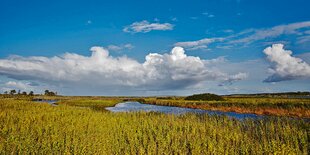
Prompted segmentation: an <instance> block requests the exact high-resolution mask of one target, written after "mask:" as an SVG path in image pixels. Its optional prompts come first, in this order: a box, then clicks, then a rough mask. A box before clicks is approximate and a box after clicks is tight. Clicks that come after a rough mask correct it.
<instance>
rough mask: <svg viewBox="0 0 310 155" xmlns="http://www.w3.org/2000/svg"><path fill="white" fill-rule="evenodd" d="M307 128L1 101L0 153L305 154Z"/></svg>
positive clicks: (294, 123) (286, 122)
mask: <svg viewBox="0 0 310 155" xmlns="http://www.w3.org/2000/svg"><path fill="white" fill-rule="evenodd" d="M88 103H89V102H86V101H85V102H82V101H81V102H80V103H79V104H82V105H84V104H88ZM106 103H107V104H105V103H101V104H103V105H106V106H110V104H111V103H110V102H106ZM91 104H95V105H97V104H99V103H97V101H96V102H95V103H94V102H91ZM308 130H309V124H308V122H304V121H302V120H293V119H284V118H281V119H280V118H270V119H263V120H251V119H248V120H244V121H240V120H235V119H231V118H228V117H224V116H208V115H194V114H186V115H181V116H175V115H166V114H160V113H144V112H138V113H111V112H101V111H95V110H92V109H90V108H79V107H76V105H74V106H72V105H70V103H66V104H60V106H57V107H53V106H49V105H48V104H38V103H34V102H30V101H21V100H15V99H1V100H0V154H108V155H110V154H307V153H308V152H309V148H308V147H309V139H308V136H309V131H308Z"/></svg>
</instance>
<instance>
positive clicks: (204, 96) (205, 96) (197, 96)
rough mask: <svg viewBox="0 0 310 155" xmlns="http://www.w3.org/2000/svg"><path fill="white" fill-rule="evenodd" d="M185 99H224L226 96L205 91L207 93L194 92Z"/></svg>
mask: <svg viewBox="0 0 310 155" xmlns="http://www.w3.org/2000/svg"><path fill="white" fill-rule="evenodd" d="M184 100H193V101H223V100H224V98H223V97H222V96H219V95H215V94H210V93H205V94H194V95H191V96H187V97H185V98H184Z"/></svg>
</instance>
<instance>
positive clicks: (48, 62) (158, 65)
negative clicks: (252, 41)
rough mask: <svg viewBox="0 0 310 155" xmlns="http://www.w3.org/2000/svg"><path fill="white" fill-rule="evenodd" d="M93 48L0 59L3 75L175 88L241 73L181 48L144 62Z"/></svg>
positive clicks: (53, 81)
mask: <svg viewBox="0 0 310 155" xmlns="http://www.w3.org/2000/svg"><path fill="white" fill-rule="evenodd" d="M90 50H91V51H92V54H91V56H82V55H79V54H75V53H66V54H64V55H63V56H55V57H51V58H48V57H36V56H33V57H20V56H15V57H9V58H7V59H0V75H4V76H7V77H9V78H13V79H17V80H30V81H39V82H43V83H48V84H59V85H64V86H66V87H70V86H86V87H93V88H98V87H100V88H101V87H102V88H109V89H115V88H119V87H130V88H137V89H147V90H152V89H153V90H168V89H170V90H173V89H182V88H187V87H191V86H195V85H198V84H200V83H201V82H203V81H219V82H222V81H236V80H238V77H239V76H240V75H238V74H241V73H238V74H237V75H235V76H233V75H229V74H227V73H223V72H222V71H220V70H219V69H217V68H216V67H215V66H216V63H219V62H221V61H223V60H222V59H223V58H219V59H218V60H217V59H212V60H202V59H200V58H199V57H193V56H187V55H186V54H185V51H184V49H183V48H181V47H175V48H173V49H172V50H171V52H170V53H166V54H158V53H150V54H148V55H147V56H146V57H145V62H143V63H140V62H138V61H136V60H134V59H131V58H128V57H126V56H122V57H112V56H110V55H109V51H108V50H107V49H105V48H102V47H98V46H95V47H92V48H91V49H90ZM239 79H240V78H239Z"/></svg>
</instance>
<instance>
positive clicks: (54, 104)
mask: <svg viewBox="0 0 310 155" xmlns="http://www.w3.org/2000/svg"><path fill="white" fill-rule="evenodd" d="M33 101H35V102H38V103H48V104H49V105H51V106H58V105H57V104H56V102H57V100H42V99H35V100H33Z"/></svg>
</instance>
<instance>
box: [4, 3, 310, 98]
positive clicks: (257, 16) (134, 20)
mask: <svg viewBox="0 0 310 155" xmlns="http://www.w3.org/2000/svg"><path fill="white" fill-rule="evenodd" d="M308 6H310V2H309V1H307V0H296V1H288V0H287V1H283V0H282V1H278V0H273V1H267V0H260V1H258V0H257V1H254V0H201V1H197V0H194V1H168V2H167V1H156V2H154V1H91V0H88V1H77V0H75V1H69V0H67V1H39V0H38V1H34V0H29V1H20V0H19V1H17V0H2V1H1V2H0V19H1V24H0V86H1V87H2V90H1V91H4V90H7V89H22V90H35V91H37V92H40V91H42V90H44V89H47V88H49V89H53V90H55V91H58V92H60V93H63V94H67V95H187V94H191V93H200V92H214V93H219V94H229V93H255V92H279V91H297V90H300V91H309V89H310V84H308V83H309V82H310V80H309V79H310V73H309V72H310V71H309V70H310V69H309V68H310V67H309V64H310V62H309V57H310V54H309V52H310V44H309V43H310V16H309V15H310V11H309V8H308ZM278 43H280V44H281V45H282V46H276V45H275V46H272V45H273V44H278ZM94 46H96V47H100V48H93V50H92V52H91V51H90V49H91V48H92V47H94ZM176 46H180V47H182V48H183V49H179V48H177V49H174V50H172V49H173V48H174V47H176ZM268 48H270V49H269V50H268ZM102 49H103V50H102ZM105 50H107V51H108V53H109V56H108V57H106V58H103V59H104V60H103V61H104V62H103V61H101V60H98V62H97V61H96V63H95V62H94V61H92V60H86V59H88V58H92V57H93V58H95V57H96V56H95V55H96V53H101V54H102V53H103V57H104V53H106V51H105ZM288 50H291V51H292V54H287V53H289V52H288ZM173 51H174V52H173ZM266 51H271V52H266ZM171 52H172V53H171ZM183 52H185V54H186V55H185V57H184V53H183ZM65 53H71V55H70V56H68V54H67V57H66V54H65ZM150 53H156V54H157V55H156V56H154V55H150ZM169 53H170V54H169ZM173 53H174V54H173ZM275 53H278V54H275ZM74 54H75V56H73V55H74ZM182 54H183V55H182ZM98 55H99V54H98ZM98 55H97V56H98ZM33 56H40V58H39V60H38V58H33ZM80 56H81V57H83V61H82V60H81V59H80ZM101 56H102V55H101ZM147 56H149V58H150V60H149V61H147V60H146V57H147ZM55 57H56V58H55ZM77 57H79V58H77ZM174 57H177V58H178V59H174ZM54 58H55V59H57V58H59V59H60V60H55V59H54ZM179 58H180V60H179ZM194 58H199V60H198V59H197V60H196V59H194ZM84 59H85V61H84ZM106 59H107V60H106ZM96 60H97V59H96ZM170 60H173V61H171V62H170ZM38 61H40V63H38ZM155 61H156V62H155ZM71 63H74V65H72V64H71ZM89 63H93V64H91V65H87V64H89ZM51 64H52V65H54V66H55V68H52V69H55V70H52V69H51V66H50V65H51ZM112 64H114V66H113V65H112ZM110 65H111V66H110ZM189 65H192V67H191V66H189ZM201 65H202V66H201ZM38 66H41V67H38ZM42 66H43V67H42ZM74 66H82V67H74ZM120 66H124V67H120ZM128 66H132V67H133V68H130V67H129V69H128ZM57 67H58V68H57ZM296 68H297V69H296ZM96 69H98V71H97V70H96ZM73 70H75V71H74V72H73ZM120 70H121V71H120ZM136 70H140V71H141V72H138V71H136ZM129 72H130V73H132V74H129ZM48 74H51V76H49V77H46V75H48ZM86 74H87V76H86ZM162 74H163V75H164V76H161V75H162ZM256 74H257V75H256ZM56 75H57V76H56ZM92 75H93V76H97V78H93V77H92ZM132 75H135V76H132ZM115 76H117V77H115ZM120 76H121V77H120ZM73 77H81V78H73ZM139 78H141V79H139ZM87 81H92V82H94V83H95V84H89V82H87ZM102 81H106V82H102ZM141 81H142V82H141ZM263 81H264V82H263ZM96 83H97V84H96ZM77 88H80V89H78V90H79V91H75V90H77ZM81 89H83V90H81Z"/></svg>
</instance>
